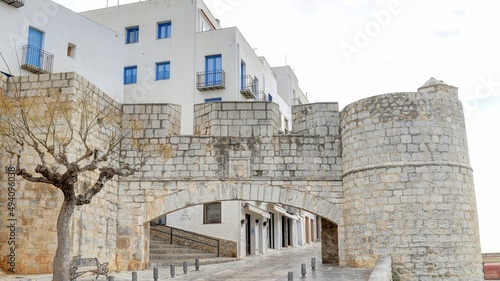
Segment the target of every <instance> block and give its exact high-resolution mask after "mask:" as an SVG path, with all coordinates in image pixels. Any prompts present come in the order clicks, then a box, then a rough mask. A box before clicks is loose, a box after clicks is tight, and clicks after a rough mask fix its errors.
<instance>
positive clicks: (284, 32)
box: [56, 0, 500, 252]
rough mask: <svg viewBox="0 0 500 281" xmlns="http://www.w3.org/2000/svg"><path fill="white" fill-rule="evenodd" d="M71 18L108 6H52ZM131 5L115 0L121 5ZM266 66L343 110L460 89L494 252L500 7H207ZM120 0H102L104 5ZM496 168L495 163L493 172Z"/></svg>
mask: <svg viewBox="0 0 500 281" xmlns="http://www.w3.org/2000/svg"><path fill="white" fill-rule="evenodd" d="M56 2H58V3H60V4H62V5H64V6H66V7H68V8H70V9H72V10H74V11H83V10H90V9H96V8H103V7H105V6H106V2H107V1H106V0H57V1H56ZM131 2H138V1H133V0H129V1H126V0H121V1H120V4H125V3H131ZM205 3H206V4H207V5H208V6H209V8H210V9H211V11H212V13H213V14H214V15H215V16H216V17H217V18H219V19H220V20H221V25H222V26H223V27H231V26H237V27H238V29H239V30H240V31H241V32H242V34H243V35H244V36H245V38H246V39H247V41H248V42H249V43H250V45H251V46H252V47H253V48H255V49H256V52H257V54H258V55H262V56H265V57H266V58H267V60H268V61H269V63H270V64H271V66H280V65H284V64H285V63H288V64H289V65H290V66H291V67H292V68H293V69H294V70H295V72H296V74H297V76H298V78H299V83H300V86H301V88H302V89H303V91H305V92H307V93H308V97H309V100H310V101H311V102H315V101H336V102H339V104H340V107H341V108H342V107H344V106H346V105H347V104H349V103H351V102H353V101H356V100H359V99H362V98H365V97H369V96H373V95H379V94H384V93H390V92H410V91H411V92H414V91H416V90H417V88H418V87H420V86H421V85H422V84H424V83H425V82H426V81H427V80H428V79H429V78H430V77H435V78H437V79H439V80H443V81H444V82H445V83H448V84H450V85H453V86H457V87H459V93H460V99H461V100H462V103H463V105H464V110H465V114H466V121H467V130H468V131H467V133H468V140H469V151H470V154H471V164H472V167H473V168H474V179H475V187H476V197H477V202H478V209H479V224H480V230H481V245H482V251H483V252H500V223H499V215H500V184H499V183H498V182H497V181H496V180H495V174H496V173H497V172H498V168H497V167H498V166H499V165H498V162H499V161H500V145H499V144H500V133H499V129H500V126H499V125H498V121H500V69H499V67H500V56H499V51H500V40H499V39H500V32H499V31H498V27H500V17H499V16H498V12H499V11H500V1H495V0H475V1H470V0H439V1H435V0H434V1H431V0H418V1H416V0H205ZM116 4H117V0H109V5H110V6H113V5H116ZM495 163H497V164H495Z"/></svg>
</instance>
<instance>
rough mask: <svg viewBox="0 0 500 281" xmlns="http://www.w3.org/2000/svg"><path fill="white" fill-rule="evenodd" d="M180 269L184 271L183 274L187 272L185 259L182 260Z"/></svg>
mask: <svg viewBox="0 0 500 281" xmlns="http://www.w3.org/2000/svg"><path fill="white" fill-rule="evenodd" d="M182 271H184V273H183V274H187V273H188V263H187V261H183V262H182Z"/></svg>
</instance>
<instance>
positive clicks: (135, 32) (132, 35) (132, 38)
mask: <svg viewBox="0 0 500 281" xmlns="http://www.w3.org/2000/svg"><path fill="white" fill-rule="evenodd" d="M126 36H127V38H126V43H127V44H131V43H137V42H139V27H138V26H134V27H128V28H126Z"/></svg>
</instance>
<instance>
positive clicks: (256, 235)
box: [156, 201, 319, 258]
mask: <svg viewBox="0 0 500 281" xmlns="http://www.w3.org/2000/svg"><path fill="white" fill-rule="evenodd" d="M220 204H221V206H220V207H221V209H220V210H221V217H220V221H218V222H215V223H214V222H206V221H204V216H205V215H206V214H205V210H204V208H205V205H197V206H193V207H190V208H185V209H183V210H179V211H176V212H173V213H170V214H167V215H166V216H163V217H161V218H160V219H161V221H160V220H159V219H157V220H156V222H157V223H158V222H159V223H162V224H166V225H168V226H170V227H174V228H179V229H182V230H186V231H189V232H193V233H197V234H202V235H206V236H210V237H213V238H216V239H225V240H230V241H234V242H236V243H237V257H238V258H244V257H245V256H248V255H261V254H266V253H267V252H268V251H269V250H271V249H272V250H283V249H285V248H288V247H297V246H303V245H305V244H307V243H314V242H317V241H318V237H319V236H318V235H319V231H318V224H317V223H316V221H317V216H316V215H314V214H312V213H309V212H306V211H302V210H300V211H296V210H295V209H294V208H288V207H282V206H278V205H274V204H270V203H265V202H255V201H252V202H243V201H227V202H220ZM294 213H295V214H294Z"/></svg>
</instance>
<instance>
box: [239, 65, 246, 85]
mask: <svg viewBox="0 0 500 281" xmlns="http://www.w3.org/2000/svg"><path fill="white" fill-rule="evenodd" d="M240 71H241V90H245V88H246V85H245V76H246V75H247V65H246V63H245V62H244V61H241V70H240Z"/></svg>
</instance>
